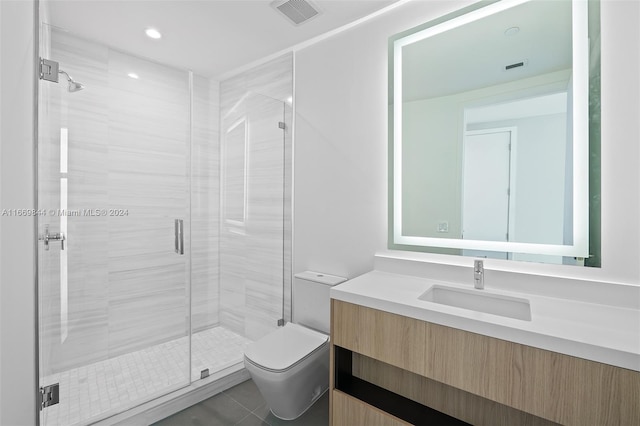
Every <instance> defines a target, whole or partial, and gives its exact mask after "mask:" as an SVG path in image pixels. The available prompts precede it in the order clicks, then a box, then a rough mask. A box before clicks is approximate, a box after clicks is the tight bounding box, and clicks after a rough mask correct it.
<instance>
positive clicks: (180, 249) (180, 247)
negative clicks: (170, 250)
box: [175, 219, 184, 255]
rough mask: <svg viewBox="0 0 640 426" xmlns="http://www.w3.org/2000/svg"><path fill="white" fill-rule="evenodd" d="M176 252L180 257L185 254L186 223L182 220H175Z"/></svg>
mask: <svg viewBox="0 0 640 426" xmlns="http://www.w3.org/2000/svg"><path fill="white" fill-rule="evenodd" d="M175 250H176V253H178V254H179V255H183V254H184V223H183V221H182V219H176V220H175Z"/></svg>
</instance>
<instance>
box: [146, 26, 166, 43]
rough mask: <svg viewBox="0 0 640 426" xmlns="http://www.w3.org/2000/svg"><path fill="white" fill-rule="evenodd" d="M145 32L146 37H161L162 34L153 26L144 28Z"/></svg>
mask: <svg viewBox="0 0 640 426" xmlns="http://www.w3.org/2000/svg"><path fill="white" fill-rule="evenodd" d="M145 34H147V36H148V37H151V38H153V39H156V40H157V39H159V38H162V34H160V31H158V30H156V29H155V28H147V29H146V30H145Z"/></svg>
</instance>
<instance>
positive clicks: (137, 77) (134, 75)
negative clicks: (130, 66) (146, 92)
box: [127, 72, 140, 80]
mask: <svg viewBox="0 0 640 426" xmlns="http://www.w3.org/2000/svg"><path fill="white" fill-rule="evenodd" d="M127 75H128V76H129V77H131V78H134V79H136V80H137V79H139V78H140V76H139V75H138V74H136V73H135V72H130V73H129V74H127Z"/></svg>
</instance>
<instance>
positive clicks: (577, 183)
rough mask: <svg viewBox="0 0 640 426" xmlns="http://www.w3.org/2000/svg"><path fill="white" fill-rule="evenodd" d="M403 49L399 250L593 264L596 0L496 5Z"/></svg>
mask: <svg viewBox="0 0 640 426" xmlns="http://www.w3.org/2000/svg"><path fill="white" fill-rule="evenodd" d="M390 43H391V44H390V55H391V57H390V59H391V60H392V70H391V78H392V81H391V83H392V90H391V94H390V101H391V102H390V103H391V108H392V111H393V113H392V117H391V118H390V120H391V123H390V124H391V125H390V127H391V129H392V131H391V135H390V136H391V141H392V143H391V149H390V154H391V156H392V161H391V163H390V168H391V170H392V173H391V176H392V189H391V199H392V206H391V208H390V213H391V218H392V219H391V222H390V247H391V248H397V247H405V248H406V247H432V248H433V247H435V248H440V249H443V250H444V252H449V253H456V254H462V255H470V256H477V257H497V258H505V259H517V260H532V261H545V262H551V263H572V262H574V263H577V264H581V262H582V260H583V259H584V258H587V257H588V256H589V40H588V5H587V2H585V1H569V0H566V1H564V0H556V1H536V0H533V1H525V0H514V1H510V0H503V1H499V2H484V3H481V4H476V5H474V6H471V7H470V8H469V9H468V10H466V11H464V12H463V13H461V14H459V15H458V16H455V17H449V18H445V19H441V20H439V21H437V22H434V23H430V24H428V25H425V26H422V27H420V28H417V29H415V30H411V31H407V32H406V33H403V34H401V35H399V36H397V37H394V38H392V40H391V42H390ZM567 259H571V260H570V261H567Z"/></svg>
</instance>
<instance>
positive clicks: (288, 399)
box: [244, 271, 346, 420]
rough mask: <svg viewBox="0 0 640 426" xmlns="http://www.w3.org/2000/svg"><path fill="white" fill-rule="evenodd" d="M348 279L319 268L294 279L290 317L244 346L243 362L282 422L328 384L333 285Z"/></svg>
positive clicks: (305, 406)
mask: <svg viewBox="0 0 640 426" xmlns="http://www.w3.org/2000/svg"><path fill="white" fill-rule="evenodd" d="M344 281H346V278H342V277H336V276H334V275H327V274H322V273H318V272H311V271H306V272H301V273H299V274H296V275H295V276H294V280H293V319H294V321H295V323H287V324H286V325H285V326H284V327H280V328H278V329H277V330H276V331H274V332H272V333H270V334H267V335H266V336H264V337H262V338H261V339H260V340H258V341H256V342H254V343H252V344H250V345H249V346H247V348H246V349H245V352H244V365H245V367H246V369H247V371H249V374H250V375H251V378H252V379H253V381H254V383H255V384H256V386H257V387H258V389H259V390H260V393H261V394H262V396H263V397H264V399H265V401H266V402H267V405H268V406H269V409H270V410H271V412H272V413H273V414H274V415H275V416H276V417H278V418H280V419H283V420H293V419H295V418H297V417H299V416H300V415H302V414H303V413H304V412H305V411H307V409H308V408H309V407H311V406H312V405H313V403H314V402H316V400H317V399H318V398H320V397H321V396H322V395H323V394H324V393H325V392H326V391H327V389H328V388H329V321H330V298H329V290H330V289H331V287H332V286H334V285H336V284H340V283H342V282H344Z"/></svg>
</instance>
